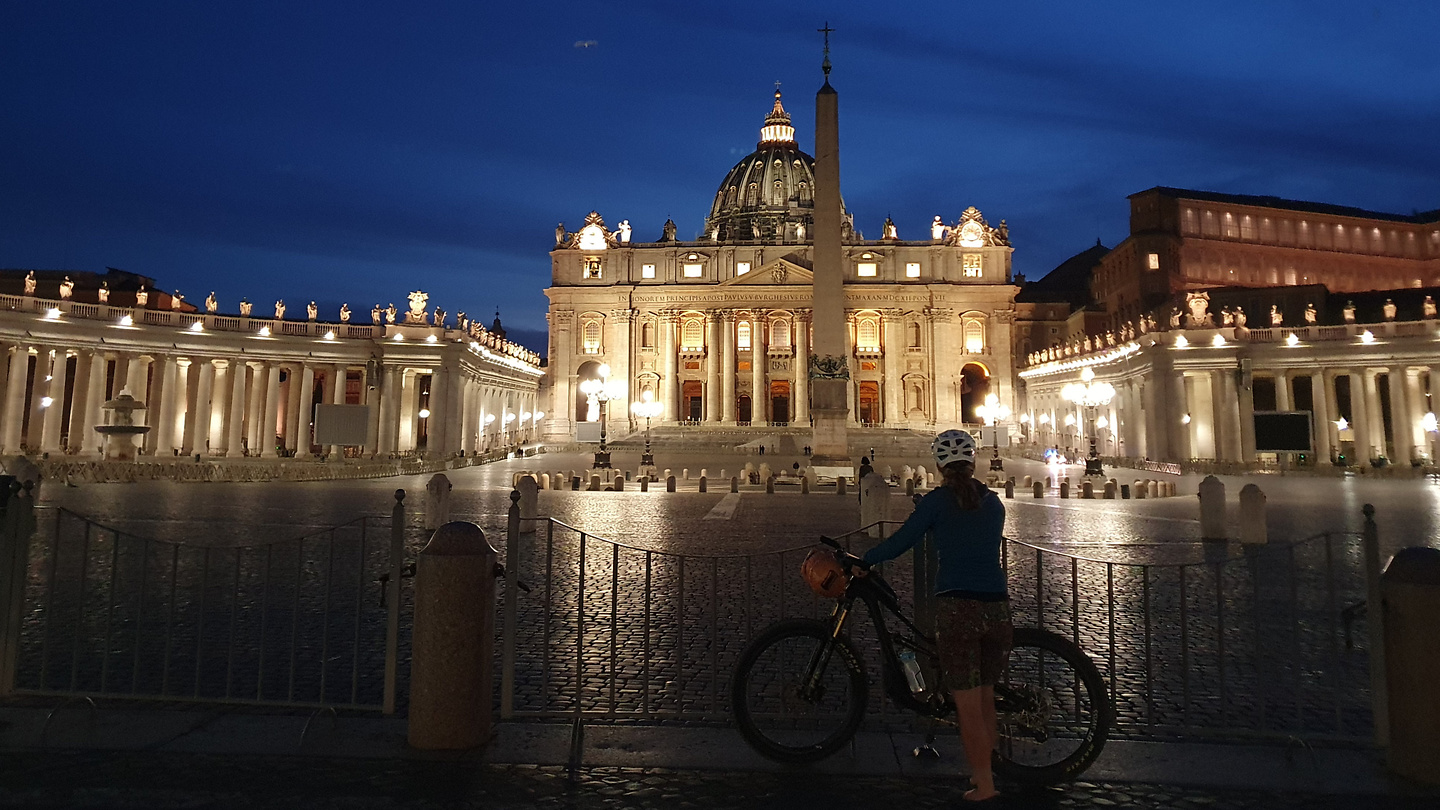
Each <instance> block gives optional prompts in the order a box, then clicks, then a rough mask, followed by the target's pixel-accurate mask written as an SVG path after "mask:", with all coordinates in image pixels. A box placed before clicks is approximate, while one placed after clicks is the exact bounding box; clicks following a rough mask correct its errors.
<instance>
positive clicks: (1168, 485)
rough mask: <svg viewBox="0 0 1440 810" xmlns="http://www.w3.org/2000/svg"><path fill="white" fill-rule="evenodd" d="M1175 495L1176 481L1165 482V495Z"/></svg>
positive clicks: (1168, 496)
mask: <svg viewBox="0 0 1440 810" xmlns="http://www.w3.org/2000/svg"><path fill="white" fill-rule="evenodd" d="M1174 495H1175V482H1174V481H1166V482H1165V497H1167V498H1170V497H1173V496H1174Z"/></svg>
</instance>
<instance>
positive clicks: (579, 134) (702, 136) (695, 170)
mask: <svg viewBox="0 0 1440 810" xmlns="http://www.w3.org/2000/svg"><path fill="white" fill-rule="evenodd" d="M827 19H828V20H829V22H830V24H831V25H832V27H834V28H835V29H836V33H835V34H834V35H833V39H832V58H833V60H834V63H835V70H834V73H833V76H832V82H833V83H834V85H835V86H836V88H837V89H838V90H839V91H840V99H841V101H840V103H841V148H842V183H843V189H844V194H845V200H846V204H847V206H848V207H849V209H850V210H851V211H852V212H853V213H854V214H855V217H856V226H857V227H858V228H859V229H860V230H862V231H864V232H865V233H866V234H867V235H869V236H872V237H874V236H878V234H879V231H880V223H881V221H883V220H884V218H885V217H886V216H887V215H889V216H891V217H893V218H894V219H895V221H896V222H897V223H898V225H899V227H900V235H901V236H902V237H907V236H916V237H918V236H920V235H921V234H922V233H923V232H924V230H925V227H926V224H927V223H928V222H929V221H930V219H931V217H933V216H934V215H936V214H940V215H941V216H943V217H945V219H946V220H947V221H953V220H955V219H956V218H958V216H959V214H960V212H961V211H963V210H964V209H965V207H966V206H969V205H975V206H977V207H979V208H980V209H981V210H982V211H984V213H985V215H986V216H987V218H988V219H990V221H991V222H992V223H994V222H997V221H998V220H1000V219H1002V218H1003V219H1006V220H1008V222H1009V226H1010V233H1011V237H1012V241H1013V243H1014V245H1015V269H1016V271H1017V272H1023V273H1025V274H1027V275H1028V276H1030V277H1032V278H1033V277H1037V276H1039V275H1042V274H1043V273H1045V272H1046V271H1048V270H1049V269H1050V268H1052V267H1054V266H1055V265H1056V264H1058V263H1059V262H1060V261H1062V260H1064V259H1065V258H1066V257H1068V256H1070V255H1071V254H1073V253H1076V252H1078V251H1080V250H1082V249H1084V248H1086V247H1088V246H1089V245H1092V244H1094V242H1095V239H1096V238H1097V237H1098V238H1101V239H1103V240H1104V241H1105V243H1106V244H1114V243H1116V242H1118V241H1120V240H1121V239H1122V238H1124V236H1125V234H1126V231H1127V219H1128V213H1129V212H1128V207H1127V203H1126V200H1125V196H1126V195H1127V194H1131V193H1134V192H1136V191H1140V190H1142V189H1145V188H1149V187H1151V186H1155V185H1170V186H1180V187H1188V188H1200V189H1207V190H1214V191H1224V192H1232V193H1243V194H1270V195H1276V196H1282V197H1291V198H1296V199H1308V200H1318V201H1323V202H1330V203H1336V204H1343V205H1353V206H1360V207H1365V208H1372V209H1376V210H1382V211H1392V212H1399V213H1408V212H1410V211H1412V210H1415V209H1420V210H1426V209H1433V208H1437V207H1440V152H1437V150H1436V149H1435V147H1434V145H1435V143H1437V142H1440V61H1437V59H1436V57H1435V48H1434V42H1435V40H1436V38H1437V35H1440V3H1435V2H1399V1H1398V0H1397V1H1396V2H1388V3H1373V4H1368V5H1367V4H1362V3H1351V2H1346V3H1341V2H1331V0H1306V1H1305V2H1278V1H1276V2H1262V3H1256V2H1228V0H1210V2H1206V3H1190V4H1171V3H1154V2H1143V3H1141V2H1135V3H1132V2H1109V3H1075V2H1065V3H1042V2H1010V3H1003V4H1002V3H993V4H983V5H982V4H958V3H953V2H935V3H892V4H886V5H878V4H869V3H843V4H842V3H809V2H800V3H773V2H772V3H757V2H746V1H744V0H737V1H736V2H724V3H718V2H693V3H675V2H636V3H605V4H597V3H570V2H551V3H543V4H538V3H508V4H499V3H485V2H447V3H441V2H415V3H406V4H391V3H377V2H338V1H332V0H310V1H309V2H301V3H295V2H285V3H263V2H246V3H224V2H215V3H198V2H173V3H151V2H126V3H119V2H100V0H95V1H94V2H44V3H38V2H31V3H25V2H12V3H9V4H7V5H6V7H5V9H4V10H3V14H0V155H3V158H0V266H3V267H28V268H65V269H76V270H93V271H103V269H104V268H105V267H107V266H111V267H120V268H123V269H126V270H131V271H134V272H139V273H143V274H146V275H150V276H153V277H155V278H157V279H158V280H159V281H160V283H161V284H162V285H163V286H165V287H167V288H170V289H179V290H181V291H182V292H184V293H185V294H186V295H187V297H189V298H191V299H192V300H198V299H199V298H203V297H204V295H205V294H206V293H207V292H209V291H210V290H212V289H213V290H215V291H216V292H217V295H218V296H219V297H220V300H221V303H222V309H224V310H227V311H234V310H235V308H236V307H235V302H237V301H238V300H239V299H240V297H242V296H246V297H249V298H250V300H252V301H256V302H260V303H261V304H262V305H267V306H268V302H271V301H273V300H274V299H275V298H281V297H283V298H285V299H286V301H287V303H290V304H291V305H292V308H293V307H294V306H296V305H297V304H299V303H300V302H303V301H307V300H310V299H312V298H314V299H317V300H319V301H320V302H321V304H322V306H323V307H324V310H322V311H329V310H333V309H335V308H338V306H339V304H340V302H341V301H346V302H348V303H349V304H350V306H351V307H352V308H353V309H356V310H358V311H360V312H362V313H364V314H362V316H361V320H362V321H363V320H364V319H365V318H366V317H368V310H369V308H370V306H371V305H372V304H374V303H376V302H380V303H382V304H383V303H389V302H390V301H395V302H397V303H402V301H403V298H404V295H405V293H406V292H408V291H410V290H412V289H417V288H418V289H424V290H427V291H429V292H430V293H431V295H432V301H434V302H435V303H437V304H439V305H440V306H442V307H444V308H445V309H446V310H448V311H450V312H454V311H456V310H464V311H466V312H468V313H470V314H471V315H483V316H485V317H486V318H487V319H488V318H489V317H490V316H491V313H493V311H494V310H495V309H496V308H497V307H498V308H499V309H500V310H501V313H502V316H503V317H504V319H505V322H506V324H507V326H510V327H512V328H515V329H517V330H519V334H520V336H521V337H522V338H523V339H524V340H525V341H526V342H529V343H531V344H532V345H534V346H535V347H537V348H540V347H541V341H542V340H543V338H541V337H540V336H541V335H543V330H544V325H545V322H544V312H545V305H546V300H545V297H544V295H543V294H542V292H541V290H542V289H543V288H544V287H545V286H546V285H547V283H548V281H549V257H548V251H549V249H550V246H551V245H552V243H553V233H554V228H555V223H556V222H557V221H560V220H564V221H565V222H566V223H567V225H570V226H571V227H572V228H573V227H576V226H578V224H579V223H580V221H581V220H582V218H583V217H584V215H585V214H586V213H587V212H589V211H590V210H591V209H597V210H599V211H600V213H601V214H602V215H603V216H604V217H605V218H606V221H607V222H610V223H612V224H613V223H614V222H616V221H618V220H620V219H622V218H624V219H629V220H630V222H631V223H632V224H633V225H634V227H635V229H636V236H635V238H636V239H653V238H656V237H658V235H659V233H660V227H661V224H662V223H663V222H664V221H665V218H666V217H667V216H669V217H673V218H674V219H675V221H676V223H677V225H678V226H679V232H680V235H681V236H682V238H683V237H685V236H689V235H694V234H696V233H698V232H699V230H700V228H701V225H702V222H703V219H704V216H705V214H706V212H707V211H708V207H709V201H710V199H711V197H713V195H714V193H715V189H716V186H717V185H718V184H719V182H720V181H721V179H722V178H723V177H724V176H725V173H726V171H727V170H728V169H729V168H730V166H731V165H733V164H734V163H735V162H736V161H738V160H739V159H740V158H741V157H743V156H744V155H746V154H748V153H749V152H750V151H751V150H752V149H753V148H754V145H755V141H756V138H757V134H758V130H759V126H760V123H761V119H762V118H763V117H764V114H765V113H766V112H767V111H768V109H769V103H770V99H769V94H770V93H771V92H772V90H773V87H774V84H773V83H774V82H775V81H777V80H778V81H781V82H783V85H782V89H783V90H784V92H785V103H786V106H787V108H788V109H789V110H790V112H791V114H792V116H793V117H794V121H795V124H796V128H797V138H798V139H799V140H800V142H801V145H802V148H805V149H806V151H811V148H810V146H811V144H812V143H813V138H814V132H813V129H814V126H813V122H814V107H813V100H814V92H815V90H816V89H817V87H818V85H819V83H820V73H819V69H818V65H819V60H820V42H819V35H818V34H816V33H815V29H816V28H818V27H820V25H821V24H822V23H824V22H825V21H826V20H827ZM581 41H593V42H594V43H595V44H594V45H593V46H591V47H588V48H578V47H576V43H577V42H581ZM332 317H333V316H332Z"/></svg>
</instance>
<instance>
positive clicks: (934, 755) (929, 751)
mask: <svg viewBox="0 0 1440 810" xmlns="http://www.w3.org/2000/svg"><path fill="white" fill-rule="evenodd" d="M911 753H913V754H914V755H915V758H916V759H939V758H940V752H939V751H938V750H936V749H935V746H933V745H930V744H929V743H926V744H925V745H921V746H918V747H916V749H915V750H914V751H913V752H911Z"/></svg>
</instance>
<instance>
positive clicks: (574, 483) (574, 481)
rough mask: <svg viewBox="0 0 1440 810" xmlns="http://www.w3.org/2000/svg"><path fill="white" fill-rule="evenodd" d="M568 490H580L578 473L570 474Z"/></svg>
mask: <svg viewBox="0 0 1440 810" xmlns="http://www.w3.org/2000/svg"><path fill="white" fill-rule="evenodd" d="M570 491H571V492H579V491H580V476H578V475H572V476H570Z"/></svg>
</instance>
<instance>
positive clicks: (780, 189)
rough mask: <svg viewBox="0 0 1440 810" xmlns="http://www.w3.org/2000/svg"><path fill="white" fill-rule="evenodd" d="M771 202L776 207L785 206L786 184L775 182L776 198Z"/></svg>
mask: <svg viewBox="0 0 1440 810" xmlns="http://www.w3.org/2000/svg"><path fill="white" fill-rule="evenodd" d="M771 201H772V202H773V203H774V204H775V205H783V204H784V203H785V184H784V183H782V182H780V181H779V180H776V181H775V196H774V197H773V198H772V199H771Z"/></svg>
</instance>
